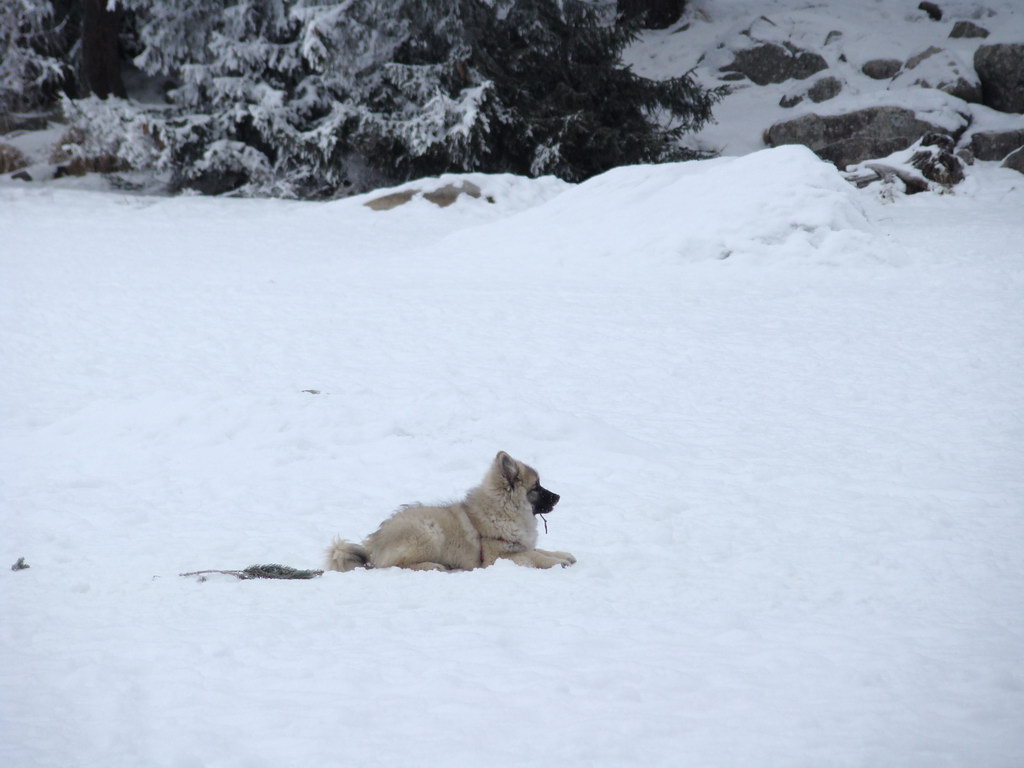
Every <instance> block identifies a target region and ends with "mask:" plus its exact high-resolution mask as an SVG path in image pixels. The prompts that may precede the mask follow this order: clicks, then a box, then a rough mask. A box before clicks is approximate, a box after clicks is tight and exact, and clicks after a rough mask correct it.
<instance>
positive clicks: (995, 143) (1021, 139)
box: [970, 129, 1024, 160]
mask: <svg viewBox="0 0 1024 768" xmlns="http://www.w3.org/2000/svg"><path fill="white" fill-rule="evenodd" d="M1021 147H1024V129H1022V130H1019V131H985V132H983V133H976V134H974V135H973V136H971V144H970V148H971V152H972V153H973V154H974V156H975V157H976V158H977V159H978V160H1002V159H1003V158H1004V157H1006V156H1007V155H1009V154H1010V153H1011V152H1013V151H1014V150H1016V149H1019V148H1021Z"/></svg>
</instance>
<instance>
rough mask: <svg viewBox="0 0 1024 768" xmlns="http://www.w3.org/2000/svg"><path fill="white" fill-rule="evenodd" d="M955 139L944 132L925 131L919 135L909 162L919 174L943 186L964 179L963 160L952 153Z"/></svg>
mask: <svg viewBox="0 0 1024 768" xmlns="http://www.w3.org/2000/svg"><path fill="white" fill-rule="evenodd" d="M955 146H956V141H955V140H954V139H953V137H952V136H950V135H949V134H946V133H927V134H925V135H924V136H922V137H921V141H920V142H919V146H918V148H917V151H915V152H914V154H913V155H911V157H910V164H911V165H912V166H914V167H915V168H917V169H918V170H919V171H920V172H921V175H922V176H924V177H925V178H926V179H928V180H929V181H934V182H935V183H937V184H941V185H942V186H944V187H947V188H948V187H952V186H953V185H954V184H959V183H960V182H961V181H963V180H964V164H963V161H962V160H961V159H960V158H959V157H957V156H956V155H954V154H953V148H954V147H955Z"/></svg>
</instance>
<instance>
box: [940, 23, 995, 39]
mask: <svg viewBox="0 0 1024 768" xmlns="http://www.w3.org/2000/svg"><path fill="white" fill-rule="evenodd" d="M988 35H989V31H988V30H987V29H985V28H984V27H979V26H978V25H977V24H975V23H974V22H973V21H958V22H957V23H956V24H954V25H953V31H952V32H950V33H949V36H950V37H953V38H958V37H988Z"/></svg>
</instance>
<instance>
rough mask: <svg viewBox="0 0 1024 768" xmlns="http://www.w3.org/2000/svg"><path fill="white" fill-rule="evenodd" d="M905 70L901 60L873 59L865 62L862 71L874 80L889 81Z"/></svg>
mask: <svg viewBox="0 0 1024 768" xmlns="http://www.w3.org/2000/svg"><path fill="white" fill-rule="evenodd" d="M901 69H903V62H902V61H900V60H899V59H872V60H871V61H865V62H864V66H863V67H861V68H860V71H861V72H863V73H864V74H865V75H867V76H868V77H870V78H871V79H872V80H889V79H890V78H893V77H896V75H898V74H899V72H900V70H901Z"/></svg>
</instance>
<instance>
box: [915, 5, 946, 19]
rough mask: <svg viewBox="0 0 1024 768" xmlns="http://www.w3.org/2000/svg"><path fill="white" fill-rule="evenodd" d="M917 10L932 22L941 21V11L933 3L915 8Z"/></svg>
mask: <svg viewBox="0 0 1024 768" xmlns="http://www.w3.org/2000/svg"><path fill="white" fill-rule="evenodd" d="M917 7H918V9H919V10H922V11H924V12H925V13H927V14H928V18H930V19H931V20H932V21H942V9H941V8H939V6H937V5H936V4H935V3H928V2H924V3H921V4H920V5H918V6H917Z"/></svg>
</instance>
